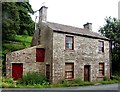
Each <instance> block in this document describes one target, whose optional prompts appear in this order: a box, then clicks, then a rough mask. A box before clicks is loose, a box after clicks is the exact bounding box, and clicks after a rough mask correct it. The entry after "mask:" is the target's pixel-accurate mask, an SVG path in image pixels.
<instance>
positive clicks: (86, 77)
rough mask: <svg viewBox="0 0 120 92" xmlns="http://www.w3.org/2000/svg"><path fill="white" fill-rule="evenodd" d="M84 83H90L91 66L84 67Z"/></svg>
mask: <svg viewBox="0 0 120 92" xmlns="http://www.w3.org/2000/svg"><path fill="white" fill-rule="evenodd" d="M84 81H90V65H85V66H84Z"/></svg>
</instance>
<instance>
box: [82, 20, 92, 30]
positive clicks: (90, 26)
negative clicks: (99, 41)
mask: <svg viewBox="0 0 120 92" xmlns="http://www.w3.org/2000/svg"><path fill="white" fill-rule="evenodd" d="M83 26H84V29H86V30H89V31H92V23H88V22H87V23H86V24H84V25H83Z"/></svg>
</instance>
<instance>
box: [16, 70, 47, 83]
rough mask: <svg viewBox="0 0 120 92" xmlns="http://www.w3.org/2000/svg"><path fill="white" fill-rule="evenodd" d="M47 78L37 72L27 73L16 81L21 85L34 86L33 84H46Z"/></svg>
mask: <svg viewBox="0 0 120 92" xmlns="http://www.w3.org/2000/svg"><path fill="white" fill-rule="evenodd" d="M47 82H48V80H47V78H46V77H45V76H44V75H42V74H40V73H37V72H31V73H30V72H28V73H27V74H26V75H24V76H23V78H22V79H20V80H18V84H23V85H35V84H41V85H42V84H44V83H47Z"/></svg>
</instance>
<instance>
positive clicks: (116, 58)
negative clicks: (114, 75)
mask: <svg viewBox="0 0 120 92" xmlns="http://www.w3.org/2000/svg"><path fill="white" fill-rule="evenodd" d="M105 22H106V24H105V25H104V26H103V27H101V28H100V30H99V32H101V33H102V34H103V35H104V36H106V37H107V38H109V39H110V40H111V57H112V70H113V72H115V71H118V72H119V71H120V21H119V20H117V19H116V18H111V17H108V18H105Z"/></svg>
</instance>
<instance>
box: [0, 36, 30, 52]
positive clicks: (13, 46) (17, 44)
mask: <svg viewBox="0 0 120 92" xmlns="http://www.w3.org/2000/svg"><path fill="white" fill-rule="evenodd" d="M31 41H32V37H31V36H24V35H16V36H15V39H12V40H11V41H9V42H5V43H3V44H2V49H3V52H2V53H4V54H6V53H7V52H9V51H16V50H21V49H24V48H28V47H30V43H31Z"/></svg>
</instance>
